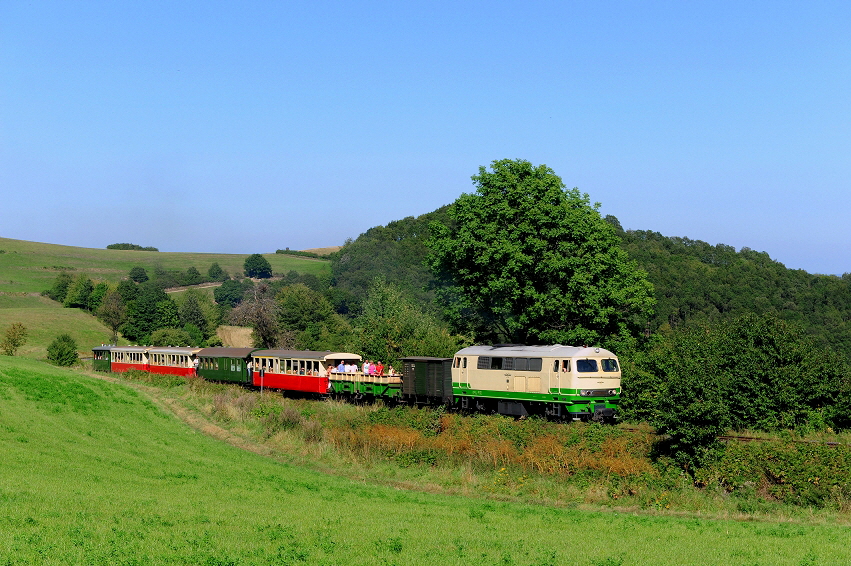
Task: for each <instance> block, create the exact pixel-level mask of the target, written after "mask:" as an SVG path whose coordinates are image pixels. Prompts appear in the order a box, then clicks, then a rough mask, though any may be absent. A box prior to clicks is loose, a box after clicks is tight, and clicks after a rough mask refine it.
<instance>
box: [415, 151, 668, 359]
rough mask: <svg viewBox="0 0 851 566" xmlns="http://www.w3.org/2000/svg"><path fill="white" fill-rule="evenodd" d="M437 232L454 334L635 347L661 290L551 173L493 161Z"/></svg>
mask: <svg viewBox="0 0 851 566" xmlns="http://www.w3.org/2000/svg"><path fill="white" fill-rule="evenodd" d="M472 179H473V183H474V185H475V186H476V192H475V193H472V194H463V195H461V196H460V197H459V198H458V200H456V201H455V203H454V205H453V206H452V207H451V208H450V209H449V211H448V212H449V217H450V223H449V225H447V224H443V223H437V222H435V223H433V224H432V226H431V228H432V232H433V235H432V238H431V239H430V241H429V246H430V247H431V249H432V253H431V255H430V256H429V260H428V261H429V264H430V266H431V267H432V269H433V270H434V272H435V274H436V276H437V278H438V280H439V281H440V283H441V285H442V287H441V288H440V290H439V293H440V297H441V298H442V299H443V301H444V304H445V306H446V314H447V316H448V317H449V319H450V320H451V321H452V323H453V325H454V327H455V328H456V329H457V330H460V331H466V332H472V333H473V334H474V336H475V338H476V339H478V340H491V341H509V342H516V343H539V344H540V343H562V344H582V343H587V344H607V345H611V346H615V347H616V346H618V345H620V344H623V343H624V342H627V343H628V342H631V339H632V337H634V336H635V335H636V334H637V330H638V329H639V328H641V327H642V326H643V325H644V324H645V323H646V321H647V319H648V317H649V316H650V314H651V312H652V308H653V304H654V299H653V297H652V294H653V288H652V286H651V284H650V283H649V282H648V281H647V275H646V273H644V272H643V271H641V270H639V269H638V268H637V266H636V264H635V262H633V261H630V260H629V259H628V257H627V254H626V252H624V251H623V250H622V249H621V248H620V246H619V243H620V241H619V239H618V236H617V234H616V232H615V228H614V227H613V226H612V225H611V224H609V223H607V222H606V221H605V220H603V219H602V218H601V217H600V214H599V212H598V211H597V207H598V205H593V206H592V205H591V204H590V202H589V200H588V195H585V194H582V193H580V192H579V190H578V189H575V188H574V189H570V190H566V189H565V185H564V183H563V182H562V180H561V179H560V178H559V177H558V176H557V175H556V174H555V173H554V172H553V170H552V169H550V168H549V167H547V166H545V165H539V166H535V165H532V164H531V163H530V162H528V161H524V160H509V159H504V160H500V161H494V162H493V163H492V164H491V170H490V171H488V170H487V169H486V168H485V167H480V168H479V174H478V175H475V176H473V178H472Z"/></svg>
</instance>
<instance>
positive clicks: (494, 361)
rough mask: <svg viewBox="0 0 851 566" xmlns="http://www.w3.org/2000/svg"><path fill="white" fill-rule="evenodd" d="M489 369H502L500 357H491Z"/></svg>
mask: <svg viewBox="0 0 851 566" xmlns="http://www.w3.org/2000/svg"><path fill="white" fill-rule="evenodd" d="M490 369H502V358H491V367H490Z"/></svg>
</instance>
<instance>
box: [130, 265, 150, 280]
mask: <svg viewBox="0 0 851 566" xmlns="http://www.w3.org/2000/svg"><path fill="white" fill-rule="evenodd" d="M130 279H132V280H133V281H135V282H136V283H144V282H145V281H147V280H148V279H149V278H148V272H147V271H145V268H144V267H134V268H133V269H131V270H130Z"/></svg>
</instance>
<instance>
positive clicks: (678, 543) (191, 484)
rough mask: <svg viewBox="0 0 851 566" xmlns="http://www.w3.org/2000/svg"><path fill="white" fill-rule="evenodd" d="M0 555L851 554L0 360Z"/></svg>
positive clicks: (561, 558)
mask: <svg viewBox="0 0 851 566" xmlns="http://www.w3.org/2000/svg"><path fill="white" fill-rule="evenodd" d="M0 454H2V455H3V458H2V462H3V463H2V466H0V525H2V527H1V528H0V564H9V565H11V564H192V565H195V564H293V563H304V564H424V563H433V564H581V565H586V564H587V565H604V564H606V565H615V564H621V565H626V564H724V565H727V564H816V563H820V564H845V563H848V561H849V560H851V549H849V547H848V544H847V541H848V538H849V534H851V531H849V529H848V528H846V527H838V526H817V525H802V524H788V523H787V524H778V523H764V522H734V521H720V520H706V519H699V518H676V517H659V516H653V515H646V514H645V515H640V514H632V513H618V512H589V511H582V510H578V509H565V508H553V507H547V506H535V505H525V504H515V503H504V502H494V501H488V500H485V499H477V498H466V497H453V496H442V495H431V494H426V493H417V492H409V491H404V490H399V489H393V488H388V487H381V486H376V485H372V484H370V483H369V482H367V481H360V482H357V481H352V480H348V479H344V478H340V477H335V476H330V475H325V474H321V473H318V472H316V471H313V470H310V469H308V468H307V467H304V466H301V465H299V464H298V462H297V460H298V455H297V454H296V455H293V457H292V459H291V461H290V463H281V462H277V461H275V460H272V459H270V458H267V457H264V456H261V455H258V454H254V453H252V452H249V451H245V450H240V449H238V448H235V447H233V446H230V445H228V444H225V443H223V442H220V441H218V440H215V439H213V438H211V437H209V436H206V435H204V434H201V433H199V432H196V431H195V430H194V429H192V428H190V427H189V426H187V425H186V424H184V423H183V422H181V421H179V420H177V419H176V418H175V417H174V416H172V415H171V414H170V413H169V412H167V411H165V410H164V409H162V408H161V407H160V406H158V405H157V404H155V403H153V402H152V401H151V400H150V399H149V398H148V397H147V396H146V394H145V393H144V392H141V393H140V391H139V390H137V389H136V388H131V387H128V386H127V385H123V384H116V383H110V382H107V381H103V380H99V379H95V378H91V377H87V376H85V375H82V374H81V373H80V372H78V371H72V370H62V369H58V368H53V367H51V366H48V365H46V364H44V363H41V362H37V361H33V360H25V359H21V358H9V357H0Z"/></svg>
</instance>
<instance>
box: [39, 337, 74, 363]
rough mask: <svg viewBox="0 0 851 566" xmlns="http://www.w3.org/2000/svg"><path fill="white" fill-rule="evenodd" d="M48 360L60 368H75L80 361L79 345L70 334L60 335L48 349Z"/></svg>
mask: <svg viewBox="0 0 851 566" xmlns="http://www.w3.org/2000/svg"><path fill="white" fill-rule="evenodd" d="M47 359H48V360H50V361H51V362H53V363H54V364H56V365H58V366H73V365H74V364H76V363H77V362H78V361H80V358H79V356H78V355H77V343H76V342H75V341H74V339H73V338H71V336H70V335H69V334H60V335H59V336H57V337H56V338H55V339H54V340H53V342H51V343H50V345H49V346H48V347H47Z"/></svg>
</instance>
